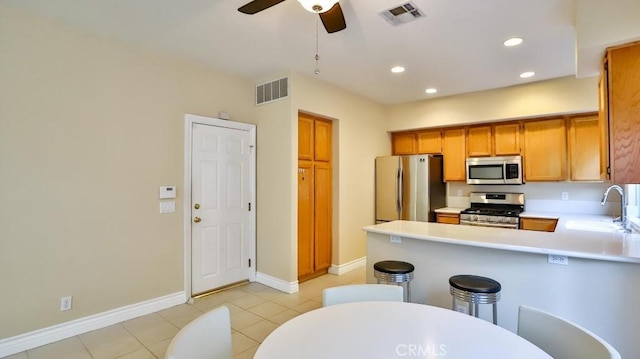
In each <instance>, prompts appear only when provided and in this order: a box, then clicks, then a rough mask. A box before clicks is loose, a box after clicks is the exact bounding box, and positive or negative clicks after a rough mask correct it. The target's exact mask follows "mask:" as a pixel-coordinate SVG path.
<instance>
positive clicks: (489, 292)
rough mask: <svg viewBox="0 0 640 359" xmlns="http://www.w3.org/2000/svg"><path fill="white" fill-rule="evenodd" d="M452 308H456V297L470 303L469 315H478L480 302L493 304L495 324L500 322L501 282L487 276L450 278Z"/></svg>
mask: <svg viewBox="0 0 640 359" xmlns="http://www.w3.org/2000/svg"><path fill="white" fill-rule="evenodd" d="M449 284H450V288H449V293H451V298H452V299H451V308H452V309H453V310H455V309H456V299H458V300H460V301H463V302H467V303H468V304H469V309H468V312H469V315H473V316H475V317H476V318H477V317H478V309H479V308H478V305H479V304H492V306H493V324H496V325H497V324H498V304H497V303H498V301H499V300H500V290H501V289H502V287H501V285H500V283H499V282H497V281H495V280H493V279H491V278H486V277H479V276H473V275H457V276H453V277H451V278H449Z"/></svg>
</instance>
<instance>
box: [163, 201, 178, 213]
mask: <svg viewBox="0 0 640 359" xmlns="http://www.w3.org/2000/svg"><path fill="white" fill-rule="evenodd" d="M175 211H176V202H174V201H165V202H160V213H173V212H175Z"/></svg>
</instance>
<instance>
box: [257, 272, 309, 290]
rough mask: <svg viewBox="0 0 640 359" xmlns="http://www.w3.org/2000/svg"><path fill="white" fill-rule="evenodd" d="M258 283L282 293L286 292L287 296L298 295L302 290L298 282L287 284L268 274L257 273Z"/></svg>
mask: <svg viewBox="0 0 640 359" xmlns="http://www.w3.org/2000/svg"><path fill="white" fill-rule="evenodd" d="M256 282H258V283H261V284H264V285H266V286H268V287H271V288H274V289H277V290H279V291H281V292H285V293H287V294H293V293H297V292H298V291H299V290H300V287H299V286H298V281H295V282H286V281H283V280H282V279H280V278H276V277H272V276H270V275H268V274H264V273H260V272H257V273H256Z"/></svg>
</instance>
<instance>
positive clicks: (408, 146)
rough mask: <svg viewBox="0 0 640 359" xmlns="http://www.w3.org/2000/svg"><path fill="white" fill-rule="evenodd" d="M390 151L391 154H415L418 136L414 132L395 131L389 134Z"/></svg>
mask: <svg viewBox="0 0 640 359" xmlns="http://www.w3.org/2000/svg"><path fill="white" fill-rule="evenodd" d="M391 152H392V154H393V155H415V154H417V153H418V137H417V134H416V133H415V132H396V133H392V134H391Z"/></svg>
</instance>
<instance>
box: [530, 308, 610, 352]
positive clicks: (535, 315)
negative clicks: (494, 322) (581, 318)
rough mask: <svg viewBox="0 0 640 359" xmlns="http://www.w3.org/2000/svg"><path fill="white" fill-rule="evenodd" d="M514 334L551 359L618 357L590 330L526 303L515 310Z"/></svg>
mask: <svg viewBox="0 0 640 359" xmlns="http://www.w3.org/2000/svg"><path fill="white" fill-rule="evenodd" d="M518 335H519V336H521V337H523V338H524V339H526V340H528V341H530V342H531V343H533V344H535V345H536V346H537V347H539V348H540V349H542V350H544V351H545V352H547V354H549V355H551V356H552V357H554V358H555V359H605V358H606V359H620V354H619V353H618V352H617V351H616V350H615V349H614V348H613V347H612V346H611V345H609V344H608V343H607V342H605V341H604V340H603V339H602V338H600V337H598V336H597V335H595V334H594V333H592V332H590V331H588V330H586V329H584V328H582V327H580V326H579V325H576V324H573V323H571V322H569V321H566V320H564V319H562V318H559V317H556V316H555V315H553V314H550V313H547V312H543V311H541V310H538V309H535V308H531V307H527V306H520V309H519V311H518Z"/></svg>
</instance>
